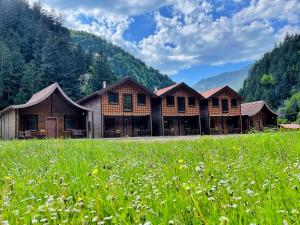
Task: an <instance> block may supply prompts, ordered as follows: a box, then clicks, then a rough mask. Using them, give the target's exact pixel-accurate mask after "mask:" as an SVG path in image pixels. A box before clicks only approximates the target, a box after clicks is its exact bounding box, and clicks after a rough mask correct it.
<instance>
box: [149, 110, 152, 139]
mask: <svg viewBox="0 0 300 225" xmlns="http://www.w3.org/2000/svg"><path fill="white" fill-rule="evenodd" d="M149 126H150V136H152V116H151V114H150V115H149Z"/></svg>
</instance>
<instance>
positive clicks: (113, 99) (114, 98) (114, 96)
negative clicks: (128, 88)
mask: <svg viewBox="0 0 300 225" xmlns="http://www.w3.org/2000/svg"><path fill="white" fill-rule="evenodd" d="M108 100H109V103H110V104H118V103H119V96H118V93H114V92H109V93H108Z"/></svg>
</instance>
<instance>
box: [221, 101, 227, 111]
mask: <svg viewBox="0 0 300 225" xmlns="http://www.w3.org/2000/svg"><path fill="white" fill-rule="evenodd" d="M222 111H223V112H228V99H222Z"/></svg>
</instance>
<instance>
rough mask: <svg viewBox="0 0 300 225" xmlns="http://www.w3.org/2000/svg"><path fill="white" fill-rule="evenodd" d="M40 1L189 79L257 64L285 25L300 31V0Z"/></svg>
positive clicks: (78, 26)
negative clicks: (256, 61)
mask: <svg viewBox="0 0 300 225" xmlns="http://www.w3.org/2000/svg"><path fill="white" fill-rule="evenodd" d="M29 1H30V2H31V3H32V2H33V1H35V0H29ZM39 2H41V3H42V6H43V7H44V8H46V9H48V10H53V9H54V10H55V12H56V13H59V14H61V15H62V17H63V21H64V25H65V26H66V27H69V28H72V29H74V30H84V31H87V32H90V33H94V34H97V35H99V36H101V37H103V38H105V39H107V40H108V41H110V42H112V43H114V44H117V45H119V46H120V47H122V48H124V49H125V50H126V51H128V52H130V53H131V54H133V55H134V56H136V57H137V58H140V59H141V60H143V61H144V62H146V63H147V65H149V66H152V67H154V68H156V69H158V70H160V71H161V72H162V73H164V74H167V75H169V76H170V77H171V79H173V80H174V81H176V82H182V81H184V82H186V83H188V84H190V85H192V84H194V83H196V82H197V81H199V80H200V79H202V78H206V77H209V76H212V75H215V74H218V73H221V72H228V71H234V70H238V69H241V68H242V67H244V66H246V65H249V64H252V63H254V62H255V60H258V59H259V58H260V57H261V56H262V55H263V54H264V53H265V52H267V51H269V50H271V49H272V48H273V47H274V45H275V43H279V42H280V41H282V40H283V38H284V36H285V35H286V34H287V33H289V34H294V33H300V0H40V1H39Z"/></svg>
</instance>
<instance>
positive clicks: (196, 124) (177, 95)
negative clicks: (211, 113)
mask: <svg viewBox="0 0 300 225" xmlns="http://www.w3.org/2000/svg"><path fill="white" fill-rule="evenodd" d="M155 94H156V97H155V98H153V99H152V117H153V123H152V124H153V135H155V136H161V135H162V136H174V135H176V136H177V135H196V134H201V124H200V123H201V121H200V108H199V101H200V99H203V97H202V96H201V94H199V93H198V92H197V91H195V90H194V89H192V88H191V87H189V86H188V85H186V84H185V83H180V84H174V85H171V86H169V87H166V88H163V89H160V90H157V91H156V92H155Z"/></svg>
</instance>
